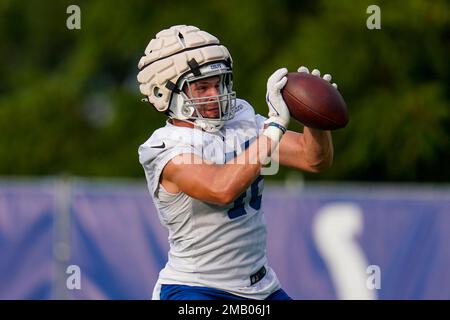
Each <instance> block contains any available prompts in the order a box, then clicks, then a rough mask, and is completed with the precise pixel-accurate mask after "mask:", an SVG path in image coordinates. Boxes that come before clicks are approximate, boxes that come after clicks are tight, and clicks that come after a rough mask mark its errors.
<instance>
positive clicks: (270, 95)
mask: <svg viewBox="0 0 450 320" xmlns="http://www.w3.org/2000/svg"><path fill="white" fill-rule="evenodd" d="M287 73H288V70H287V69H286V68H281V69H278V70H277V71H275V72H274V73H273V74H272V75H271V76H270V77H269V79H268V80H267V94H266V102H267V105H268V106H269V119H268V120H267V121H266V123H269V122H276V123H278V124H279V125H281V126H283V127H284V128H287V126H288V124H289V119H290V117H291V116H290V114H289V109H288V107H287V106H286V103H285V102H284V100H283V96H282V95H281V89H283V88H284V86H285V85H286V82H287V77H286V75H287Z"/></svg>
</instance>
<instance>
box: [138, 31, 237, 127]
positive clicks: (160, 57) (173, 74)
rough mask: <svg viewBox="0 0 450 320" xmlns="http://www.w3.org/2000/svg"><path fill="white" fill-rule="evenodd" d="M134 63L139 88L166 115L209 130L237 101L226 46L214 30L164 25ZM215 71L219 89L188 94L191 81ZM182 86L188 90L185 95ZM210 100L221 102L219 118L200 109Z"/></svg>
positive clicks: (227, 115) (231, 111)
mask: <svg viewBox="0 0 450 320" xmlns="http://www.w3.org/2000/svg"><path fill="white" fill-rule="evenodd" d="M138 67H139V70H140V72H139V74H138V76H137V79H138V81H139V83H140V86H139V88H140V91H141V93H142V94H144V95H145V96H147V100H148V101H149V102H150V103H152V104H153V105H154V106H155V108H156V110H158V111H160V112H165V113H166V114H167V115H168V116H169V117H171V118H175V119H179V120H183V121H187V122H190V123H193V124H194V125H195V126H197V127H200V128H202V129H204V130H206V131H210V132H213V131H217V130H219V129H220V128H221V127H222V126H223V125H224V123H225V121H227V120H229V119H231V118H233V116H234V108H235V103H236V93H235V92H234V91H233V90H232V87H233V81H232V67H233V61H232V58H231V55H230V53H229V52H228V50H227V48H225V47H224V46H222V45H220V42H219V40H218V39H217V38H216V37H214V36H213V35H211V34H209V33H207V32H205V31H201V30H200V29H198V28H197V27H194V26H185V25H178V26H173V27H170V28H169V29H165V30H162V31H161V32H159V33H158V34H157V35H156V38H155V39H152V40H151V41H150V43H149V44H148V46H147V48H146V49H145V56H143V57H142V58H141V59H140V61H139V64H138ZM213 76H219V78H220V85H219V87H220V88H219V92H220V94H219V95H216V96H212V97H208V98H192V92H191V91H190V89H191V88H190V84H191V83H193V82H195V81H197V80H199V79H204V78H209V77H213ZM186 85H187V86H186ZM185 86H186V87H185ZM184 89H188V90H189V91H188V92H189V95H187V94H186V93H185V91H184ZM211 101H217V104H218V105H219V108H220V112H219V113H218V117H217V118H206V117H204V116H203V115H202V114H201V112H200V111H199V108H201V107H202V106H203V105H205V104H208V103H211ZM200 110H201V109H200Z"/></svg>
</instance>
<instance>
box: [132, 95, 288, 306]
mask: <svg viewBox="0 0 450 320" xmlns="http://www.w3.org/2000/svg"><path fill="white" fill-rule="evenodd" d="M264 120H265V118H264V117H262V116H260V115H255V112H254V110H253V107H252V106H251V105H250V104H248V103H247V102H246V101H244V100H240V99H237V101H236V110H235V117H234V118H233V119H232V120H229V121H227V122H226V123H225V125H224V127H223V128H222V129H221V130H220V131H218V132H215V133H208V132H205V131H202V130H200V129H197V128H187V127H179V126H174V125H172V124H170V123H169V122H167V124H166V126H165V127H163V128H160V129H158V130H156V131H155V132H154V133H153V134H152V136H151V137H150V138H149V139H148V140H147V141H146V142H145V143H144V144H143V145H141V146H140V147H139V161H140V163H141V164H142V166H143V167H144V171H145V175H146V178H147V184H148V189H149V192H150V195H151V196H152V198H153V201H154V203H155V206H156V208H157V211H158V215H159V219H160V221H161V224H162V225H163V226H165V227H166V228H167V229H168V231H169V243H170V250H169V254H168V262H167V264H166V266H165V267H164V269H163V270H162V271H161V272H160V274H159V279H158V282H157V284H156V286H155V289H154V292H153V299H159V290H160V285H161V284H181V285H191V286H206V287H212V288H216V289H220V290H224V291H228V292H230V293H232V294H236V295H239V296H243V297H247V298H252V299H264V298H266V297H267V296H269V295H270V294H271V293H273V292H274V291H276V290H277V289H279V288H280V284H279V281H278V279H277V277H276V275H275V273H274V271H273V270H272V269H271V268H270V267H269V266H268V262H267V257H266V225H265V221H264V214H263V210H262V207H261V197H262V190H263V185H264V179H263V177H262V176H259V177H258V178H257V179H256V180H255V181H254V182H253V183H252V184H251V186H250V187H249V188H248V189H247V190H246V191H245V192H244V193H243V194H242V195H241V196H239V197H238V198H237V199H236V200H235V201H234V202H233V203H232V204H229V205H227V206H218V205H213V204H210V203H206V202H203V201H199V200H196V199H194V198H192V197H190V196H188V195H187V194H185V193H182V192H180V193H178V194H172V193H169V192H167V191H166V190H165V189H164V188H163V187H162V185H161V184H160V183H159V181H160V175H161V172H162V170H163V169H164V166H165V165H166V164H167V163H168V162H169V161H170V160H171V159H173V158H174V157H175V156H177V155H179V154H186V153H188V154H189V153H191V154H195V155H197V156H198V157H200V158H202V159H205V160H208V161H211V162H214V163H216V164H223V163H225V162H226V161H229V160H230V159H233V158H234V157H235V156H236V155H239V154H240V153H241V152H242V151H243V150H245V149H246V148H247V147H248V145H249V144H250V143H251V142H252V141H253V140H254V139H255V138H256V137H257V136H258V135H259V134H260V133H261V131H262V130H263V125H264ZM262 269H263V270H262ZM261 270H262V271H263V274H261ZM258 271H259V273H258ZM261 277H262V278H261Z"/></svg>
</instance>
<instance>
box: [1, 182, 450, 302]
mask: <svg viewBox="0 0 450 320" xmlns="http://www.w3.org/2000/svg"><path fill="white" fill-rule="evenodd" d="M60 186H61V184H60V183H59V184H56V183H54V184H53V183H37V182H36V183H31V182H30V183H14V184H11V183H2V184H0V299H52V298H59V299H150V297H151V293H152V290H153V286H154V283H155V281H156V279H157V277H158V272H159V270H160V269H161V268H162V267H163V266H164V264H165V263H166V260H167V250H168V243H167V232H166V230H165V229H164V228H163V227H162V226H161V225H160V222H159V220H158V217H157V214H156V212H155V208H154V205H153V203H152V201H151V199H150V196H149V195H148V193H147V190H146V186H145V185H144V184H125V183H88V182H84V181H76V182H66V184H65V188H61V187H60ZM262 205H263V209H264V212H265V217H266V221H267V225H268V243H267V250H268V256H269V262H270V264H271V266H272V267H273V269H274V270H275V271H276V273H277V275H278V277H279V279H280V281H281V283H282V286H283V288H284V289H285V290H286V291H287V292H288V294H289V295H290V296H291V297H293V298H294V299H450V279H449V275H448V274H449V272H448V270H449V269H450V250H448V248H447V245H448V243H450V192H449V191H448V189H444V188H439V189H438V188H432V187H425V186H421V187H419V186H407V187H395V186H390V187H389V186H370V185H356V186H349V185H334V186H333V185H331V186H325V185H322V186H307V187H306V188H294V189H293V188H290V189H286V188H282V187H274V186H272V187H270V186H267V187H266V189H265V191H264V195H263V202H262Z"/></svg>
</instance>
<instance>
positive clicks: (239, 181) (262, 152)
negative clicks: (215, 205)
mask: <svg viewBox="0 0 450 320" xmlns="http://www.w3.org/2000/svg"><path fill="white" fill-rule="evenodd" d="M271 147H272V143H271V140H270V139H269V138H267V137H266V136H264V135H261V136H259V137H258V138H257V139H256V140H255V141H254V142H253V143H252V144H251V145H250V146H249V147H248V148H247V150H245V152H243V153H241V154H240V155H239V156H237V157H235V158H234V159H232V160H230V161H228V162H227V163H226V164H225V165H224V166H222V167H221V169H220V171H219V172H218V174H217V175H216V177H215V179H214V180H215V181H214V183H215V184H216V186H218V188H219V190H223V197H224V202H226V203H230V202H232V201H234V200H235V199H236V198H237V197H238V196H239V195H240V194H242V192H244V191H245V190H246V189H247V188H248V187H249V186H250V184H251V183H252V182H253V181H254V180H255V179H256V178H257V177H258V176H259V174H260V170H261V166H262V164H263V163H265V161H266V160H267V159H268V157H269V156H270V154H271Z"/></svg>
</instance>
